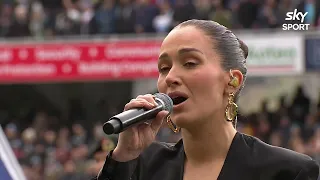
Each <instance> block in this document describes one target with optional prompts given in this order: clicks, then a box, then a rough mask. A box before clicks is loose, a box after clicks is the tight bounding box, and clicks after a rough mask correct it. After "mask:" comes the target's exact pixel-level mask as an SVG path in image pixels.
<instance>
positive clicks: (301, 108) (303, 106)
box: [290, 86, 310, 125]
mask: <svg viewBox="0 0 320 180" xmlns="http://www.w3.org/2000/svg"><path fill="white" fill-rule="evenodd" d="M309 112H310V99H309V98H308V97H307V96H306V94H305V92H304V90H303V87H302V86H298V88H297V89H296V94H295V97H294V99H293V102H292V105H291V107H290V115H291V117H290V118H291V119H292V120H293V121H294V122H297V123H299V124H300V125H303V124H304V122H305V118H306V116H307V114H308V113H309Z"/></svg>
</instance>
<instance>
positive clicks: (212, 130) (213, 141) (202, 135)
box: [181, 121, 237, 165]
mask: <svg viewBox="0 0 320 180" xmlns="http://www.w3.org/2000/svg"><path fill="white" fill-rule="evenodd" d="M236 132H237V131H236V130H235V129H234V128H233V126H232V123H229V122H223V123H221V122H216V121H210V123H208V124H203V125H201V126H197V127H196V128H195V129H192V130H189V129H182V132H181V133H182V137H183V144H184V150H185V154H186V157H187V161H188V162H190V163H192V164H194V165H202V164H207V163H211V162H213V161H214V160H217V159H219V160H222V159H223V160H224V159H225V158H226V156H227V154H228V151H229V148H230V146H231V143H232V141H233V138H234V136H235V134H236Z"/></svg>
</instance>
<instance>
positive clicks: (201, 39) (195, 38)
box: [161, 26, 211, 50]
mask: <svg viewBox="0 0 320 180" xmlns="http://www.w3.org/2000/svg"><path fill="white" fill-rule="evenodd" d="M210 45H211V42H210V39H209V38H208V36H207V35H205V34H204V33H203V32H202V31H201V30H199V29H197V28H195V27H193V26H186V27H181V28H176V29H174V30H172V31H171V32H170V33H169V34H168V36H167V37H166V38H165V39H164V41H163V42H162V45H161V50H165V49H166V48H171V47H176V48H178V47H181V46H187V47H190V48H197V49H201V48H205V47H208V46H210Z"/></svg>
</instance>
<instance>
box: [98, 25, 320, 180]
mask: <svg viewBox="0 0 320 180" xmlns="http://www.w3.org/2000/svg"><path fill="white" fill-rule="evenodd" d="M247 56H248V47H247V46H246V45H245V44H244V43H243V42H242V41H241V40H239V39H238V38H237V37H236V36H235V35H234V34H233V33H232V32H231V31H230V30H228V29H227V28H226V27H224V26H222V25H220V24H218V23H216V22H213V21H204V20H189V21H186V22H183V23H181V24H179V25H178V26H177V27H175V28H174V29H173V30H172V31H171V32H170V33H169V34H168V35H167V37H166V38H165V39H164V41H163V43H162V45H161V49H160V54H159V60H158V68H159V78H158V83H157V86H158V91H159V92H161V93H165V94H168V95H169V96H170V97H171V99H172V100H173V102H174V107H173V111H172V112H171V113H170V114H168V112H165V111H162V112H160V113H158V115H157V117H156V118H155V119H154V120H153V121H152V123H151V124H140V125H138V126H135V127H132V128H130V129H128V130H126V131H124V132H122V133H120V136H119V142H118V144H117V146H116V148H115V149H114V150H113V151H111V152H110V153H109V155H108V156H107V158H106V162H105V164H104V167H103V168H102V170H101V171H100V173H99V175H98V176H97V177H96V179H98V180H214V179H218V180H317V178H318V173H319V167H318V165H317V164H316V162H315V161H313V160H312V159H311V158H310V157H308V156H306V155H303V154H299V153H296V152H293V151H291V150H287V149H284V148H279V147H275V146H270V145H268V144H266V143H264V142H262V141H260V140H259V139H257V138H255V137H252V136H248V135H245V134H242V133H240V132H237V130H236V128H235V127H236V120H237V108H238V107H237V105H236V100H237V98H238V95H239V93H240V91H241V89H242V88H243V86H244V82H245V79H246V74H247V68H246V58H247ZM140 107H144V108H148V109H151V108H153V107H155V101H154V97H153V96H152V95H142V96H138V97H137V98H136V99H133V100H131V101H130V102H129V103H128V104H127V105H126V106H125V108H124V109H125V110H128V109H131V108H140ZM163 120H164V121H166V122H167V123H168V125H169V127H170V128H171V129H172V130H173V131H174V132H179V131H181V136H182V139H181V140H180V141H179V142H178V143H176V144H173V145H171V144H167V143H159V142H155V136H156V134H157V132H158V130H159V129H160V126H161V124H162V122H163Z"/></svg>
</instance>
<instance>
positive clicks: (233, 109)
mask: <svg viewBox="0 0 320 180" xmlns="http://www.w3.org/2000/svg"><path fill="white" fill-rule="evenodd" d="M237 114H238V105H237V104H236V103H234V93H230V94H229V98H228V105H227V107H226V113H225V116H226V119H227V121H229V122H234V121H235V120H236V118H237Z"/></svg>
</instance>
